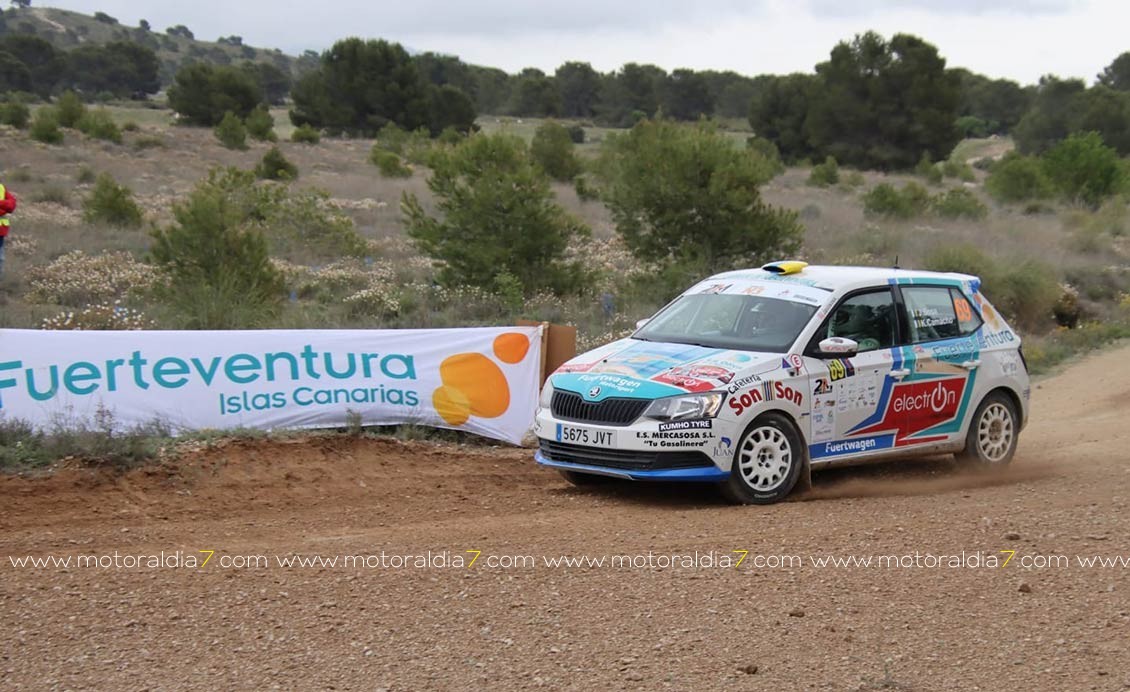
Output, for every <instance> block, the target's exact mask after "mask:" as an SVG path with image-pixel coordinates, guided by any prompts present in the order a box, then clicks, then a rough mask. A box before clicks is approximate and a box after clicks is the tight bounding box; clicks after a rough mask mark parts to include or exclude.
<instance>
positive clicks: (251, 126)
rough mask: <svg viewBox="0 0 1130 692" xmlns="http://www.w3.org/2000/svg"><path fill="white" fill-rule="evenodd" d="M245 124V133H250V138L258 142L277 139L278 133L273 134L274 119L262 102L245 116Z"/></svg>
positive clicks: (275, 140)
mask: <svg viewBox="0 0 1130 692" xmlns="http://www.w3.org/2000/svg"><path fill="white" fill-rule="evenodd" d="M246 126H247V134H249V135H251V138H252V139H255V140H258V141H260V142H277V141H279V138H278V135H276V134H275V119H274V118H272V117H271V112H270V111H269V110H267V107H266V106H264V105H263V104H259V105H258V106H255V109H254V110H252V111H251V113H250V114H249V115H248V116H247V121H246Z"/></svg>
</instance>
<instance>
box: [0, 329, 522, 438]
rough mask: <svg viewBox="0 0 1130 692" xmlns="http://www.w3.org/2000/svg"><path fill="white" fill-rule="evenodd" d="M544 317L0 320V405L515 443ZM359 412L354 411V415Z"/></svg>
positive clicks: (89, 416) (119, 422) (77, 415)
mask: <svg viewBox="0 0 1130 692" xmlns="http://www.w3.org/2000/svg"><path fill="white" fill-rule="evenodd" d="M540 329H541V328H540V327H499V328H494V327H489V328H473V329H403V330H399V329H398V330H348V331H347V330H334V331H321V330H268V331H201V332H163V331H132V332H99V331H90V332H84V331H58V332H54V331H41V330H22V329H0V416H3V417H5V418H9V419H20V420H25V421H28V422H30V423H32V424H34V425H36V426H37V427H41V428H49V427H52V426H54V425H63V426H72V425H75V424H86V425H90V424H92V423H93V421H94V419H95V416H96V415H97V414H98V413H99V412H100V411H106V412H109V414H110V415H112V416H113V419H112V420H113V422H114V424H115V425H116V426H120V427H127V428H128V427H134V426H139V425H146V424H150V423H154V422H160V423H163V424H165V425H168V426H170V427H171V428H172V429H173V430H174V431H177V430H199V429H204V428H214V429H215V428H219V429H223V428H239V427H242V428H259V429H267V430H270V429H277V428H317V427H338V426H342V425H344V424H345V423H346V422H347V419H348V418H349V416H350V414H351V413H353V414H356V415H358V416H360V421H361V423H362V424H364V425H394V424H398V423H416V424H419V425H427V426H435V427H442V428H454V429H459V430H466V431H468V432H473V433H476V434H479V435H484V436H487V437H493V438H497V439H500V440H506V441H508V442H514V443H518V442H520V441H521V439H522V436H523V435H525V433H526V431H527V430H528V429H529V427H530V425H531V424H532V423H533V417H534V409H535V408H536V406H537V399H538V384H539V379H540V377H539V376H540V366H541V356H540V350H541V336H540ZM354 420H356V419H354Z"/></svg>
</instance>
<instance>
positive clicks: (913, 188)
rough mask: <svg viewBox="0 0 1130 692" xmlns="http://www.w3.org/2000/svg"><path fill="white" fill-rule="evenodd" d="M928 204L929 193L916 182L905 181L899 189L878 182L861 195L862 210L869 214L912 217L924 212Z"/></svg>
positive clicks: (897, 217) (903, 217)
mask: <svg viewBox="0 0 1130 692" xmlns="http://www.w3.org/2000/svg"><path fill="white" fill-rule="evenodd" d="M929 206H930V193H928V192H926V188H924V187H922V186H921V185H919V184H918V183H907V184H906V185H904V186H903V187H902V189H901V190H896V189H895V188H894V186H893V185H890V184H889V183H880V184H878V185H876V186H875V187H873V188H871V190H870V191H868V192H867V193H866V194H865V195H863V211H864V212H865V213H867V214H869V215H871V216H885V217H889V218H895V219H912V218H914V217H916V216H921V215H922V214H924V213H925V212H926V210H927V209H928V208H929Z"/></svg>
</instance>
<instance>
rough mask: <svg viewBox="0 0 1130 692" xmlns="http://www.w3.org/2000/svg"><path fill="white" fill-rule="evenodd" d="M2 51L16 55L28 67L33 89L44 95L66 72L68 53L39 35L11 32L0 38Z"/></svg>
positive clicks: (46, 94) (49, 92) (48, 92)
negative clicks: (59, 49)
mask: <svg viewBox="0 0 1130 692" xmlns="http://www.w3.org/2000/svg"><path fill="white" fill-rule="evenodd" d="M0 51H3V52H6V53H8V54H10V55H12V56H14V57H15V58H16V59H17V60H18V61H19V62H21V63H22V64H23V65H24V66H25V67H26V68H27V71H28V77H29V78H30V80H31V84H30V86H31V91H34V92H35V93H36V94H38V95H40V96H42V97H47V96H49V95H50V94H51V92H52V90H54V88H55V85H56V84H58V83H59V82H60V81H62V79H63V77H64V76H65V74H66V70H67V59H66V54H64V53H62V52H60V51H58V50H56V49H55V46H53V45H51V43H50V42H49V41H46V40H45V39H42V38H40V37H38V36H32V35H30V34H24V33H18V34H15V33H9V34H7V35H5V36H3V37H2V38H0ZM17 76H18V75H17Z"/></svg>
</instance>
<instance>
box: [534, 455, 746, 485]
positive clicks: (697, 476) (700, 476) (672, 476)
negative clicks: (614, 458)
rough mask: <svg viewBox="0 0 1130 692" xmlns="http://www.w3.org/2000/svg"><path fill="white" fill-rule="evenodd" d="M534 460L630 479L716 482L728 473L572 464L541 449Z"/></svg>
mask: <svg viewBox="0 0 1130 692" xmlns="http://www.w3.org/2000/svg"><path fill="white" fill-rule="evenodd" d="M534 460H535V461H537V462H538V464H540V465H542V466H548V467H550V468H555V469H562V470H564V471H575V472H577V473H591V474H593V475H596V476H611V477H613V478H622V479H624V480H630V481H683V482H697V483H716V482H718V481H724V480H726V478H727V477H729V475H730V474H729V473H727V472H726V471H723V470H722V469H720V468H718V467H717V466H696V467H694V468H684V469H677V468H676V469H645V470H635V469H617V468H612V467H610V466H591V465H588V464H574V463H571V462H567V461H554V460H551V459H548V458H546V456H545V455H544V454H542V452H541V450H540V449H539V450H538V451H536V452H534Z"/></svg>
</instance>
